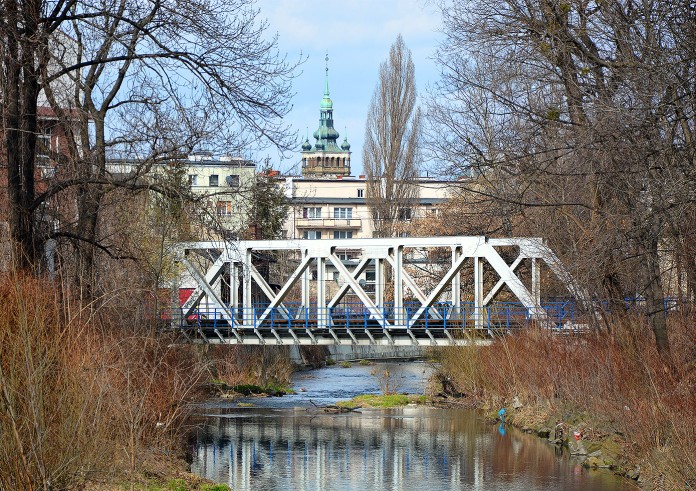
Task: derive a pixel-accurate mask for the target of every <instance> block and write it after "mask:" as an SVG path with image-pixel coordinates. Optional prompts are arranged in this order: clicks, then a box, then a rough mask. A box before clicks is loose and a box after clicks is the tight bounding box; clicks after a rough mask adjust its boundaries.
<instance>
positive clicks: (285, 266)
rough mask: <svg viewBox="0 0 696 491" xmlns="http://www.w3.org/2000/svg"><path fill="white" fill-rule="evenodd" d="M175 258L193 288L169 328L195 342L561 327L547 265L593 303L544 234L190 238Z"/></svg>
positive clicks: (365, 340) (427, 340)
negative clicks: (547, 301)
mask: <svg viewBox="0 0 696 491" xmlns="http://www.w3.org/2000/svg"><path fill="white" fill-rule="evenodd" d="M175 254H176V260H177V261H178V262H179V263H180V265H181V267H180V271H181V274H180V276H179V280H178V281H179V288H181V286H182V285H183V284H184V283H188V284H189V287H191V286H194V287H193V288H189V289H188V290H187V291H186V292H187V293H188V291H191V293H190V295H189V296H188V298H187V299H186V300H185V301H183V303H182V302H181V301H179V299H178V298H177V301H176V305H174V306H173V307H174V308H173V309H172V315H171V319H172V327H173V328H175V329H178V330H180V331H181V333H182V334H183V335H184V336H185V337H186V338H187V339H188V340H189V341H191V342H200V343H230V344H257V345H258V344H269V345H292V344H295V345H322V344H323V345H326V344H338V345H397V346H398V345H422V346H451V345H458V344H464V343H467V342H469V340H470V339H471V338H472V334H478V335H479V336H477V337H478V338H479V339H480V338H485V337H486V335H490V334H491V333H492V332H493V331H494V330H495V329H500V328H501V327H502V328H509V327H510V326H518V325H525V324H528V323H529V322H530V321H536V322H542V323H543V324H544V325H547V326H554V327H557V326H559V325H560V323H559V322H557V319H556V318H557V316H558V313H557V310H554V311H553V312H551V311H550V310H549V307H548V306H546V305H542V302H541V276H542V273H541V267H542V265H545V266H546V267H548V271H550V272H551V273H552V274H553V275H554V276H555V277H556V278H557V279H558V280H560V283H561V284H563V285H565V287H566V288H567V289H568V293H569V294H570V296H572V297H574V298H575V299H577V300H580V301H584V300H585V299H586V295H584V294H583V292H581V291H580V289H578V287H577V286H576V285H575V283H574V281H573V278H572V277H571V275H570V274H569V273H568V272H567V271H566V270H565V268H564V267H563V265H562V264H561V263H560V261H559V260H558V258H557V257H556V255H555V254H554V253H553V252H552V251H551V250H550V249H549V248H548V247H547V246H546V245H545V244H544V242H543V240H542V239H538V238H509V239H495V238H487V237H483V236H474V237H417V238H414V237H406V238H390V239H345V240H269V241H263V240H261V241H236V242H190V243H181V244H178V245H177V246H176V250H175ZM179 288H177V289H176V290H179ZM497 296H502V297H504V298H505V299H506V301H503V302H500V301H498V300H497V299H496V297H497ZM556 309H557V307H556ZM559 319H560V318H559Z"/></svg>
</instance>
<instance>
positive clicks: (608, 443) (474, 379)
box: [436, 319, 696, 490]
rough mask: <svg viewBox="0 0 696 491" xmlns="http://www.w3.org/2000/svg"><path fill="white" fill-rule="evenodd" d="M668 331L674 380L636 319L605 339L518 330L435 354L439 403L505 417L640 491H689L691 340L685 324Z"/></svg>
mask: <svg viewBox="0 0 696 491" xmlns="http://www.w3.org/2000/svg"><path fill="white" fill-rule="evenodd" d="M670 327H671V330H670V333H671V340H672V346H673V347H674V351H673V356H674V359H675V363H674V366H675V369H674V371H672V370H670V369H668V368H666V367H665V365H664V363H663V361H662V360H661V359H660V358H659V357H658V356H657V353H656V352H655V350H654V347H653V346H654V342H653V341H652V339H651V337H650V333H649V331H648V330H647V326H644V325H642V324H641V323H640V322H639V321H638V320H636V321H635V322H632V323H631V324H616V325H615V327H614V329H613V334H612V335H611V336H610V335H608V334H593V335H587V336H583V337H582V338H568V337H559V336H554V335H552V334H549V333H548V332H546V331H542V330H527V331H525V332H523V333H517V334H515V335H513V336H506V337H504V338H501V339H498V340H497V341H496V342H495V343H494V344H493V345H491V346H487V347H480V348H476V349H472V348H468V347H462V348H452V349H449V350H443V351H442V352H441V355H442V356H441V360H440V362H441V372H440V374H439V380H440V385H441V390H440V393H441V396H446V397H441V398H440V402H441V403H445V404H448V403H454V404H463V405H466V406H468V407H476V408H479V409H481V410H483V411H484V412H485V414H486V415H487V417H488V418H489V419H491V420H494V419H496V418H497V417H498V412H499V411H500V409H501V408H504V409H505V411H506V415H505V417H506V420H507V422H508V423H509V424H512V425H515V426H517V427H519V428H520V429H523V430H524V431H527V432H530V433H536V434H538V435H539V436H542V437H543V438H546V439H551V440H552V441H553V442H554V443H557V444H559V445H567V446H568V447H569V449H570V450H571V452H573V453H575V454H577V455H579V456H582V457H583V458H585V463H586V465H587V466H590V467H607V468H611V469H612V470H614V471H615V472H616V473H617V474H620V475H623V476H626V477H627V478H631V479H634V480H637V481H638V483H639V484H640V485H641V486H642V487H643V488H645V489H655V490H658V489H659V490H672V489H673V490H683V489H694V487H696V465H695V464H696V463H695V461H694V453H693V448H694V443H693V442H694V441H696V415H694V411H693V408H694V407H696V395H695V391H694V388H695V381H696V376H695V373H696V369H695V367H694V357H693V353H694V349H695V346H694V339H693V336H689V325H688V322H686V321H682V322H677V321H676V320H674V319H672V323H671V326H670ZM436 400H437V399H436Z"/></svg>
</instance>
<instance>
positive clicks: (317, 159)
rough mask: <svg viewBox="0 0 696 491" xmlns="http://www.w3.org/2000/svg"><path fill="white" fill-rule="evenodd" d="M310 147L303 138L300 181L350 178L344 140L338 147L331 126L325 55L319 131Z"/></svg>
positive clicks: (345, 140)
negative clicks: (301, 178)
mask: <svg viewBox="0 0 696 491" xmlns="http://www.w3.org/2000/svg"><path fill="white" fill-rule="evenodd" d="M313 136H314V139H315V140H316V142H315V143H314V146H312V144H311V143H309V137H307V138H306V139H305V141H304V143H303V144H302V175H303V176H304V177H336V176H349V175H350V143H348V139H347V138H344V139H343V143H342V144H341V146H340V147H339V146H338V143H337V140H338V137H339V134H338V131H336V130H335V129H334V126H333V102H332V101H331V98H330V97H329V55H328V54H327V55H326V76H325V80H324V98H323V99H322V100H321V108H320V111H319V128H318V129H317V131H315V132H314V135H313Z"/></svg>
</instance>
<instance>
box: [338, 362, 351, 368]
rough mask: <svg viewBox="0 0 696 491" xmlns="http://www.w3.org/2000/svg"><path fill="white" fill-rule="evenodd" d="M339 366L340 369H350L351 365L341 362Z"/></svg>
mask: <svg viewBox="0 0 696 491" xmlns="http://www.w3.org/2000/svg"><path fill="white" fill-rule="evenodd" d="M340 366H341V368H350V367H351V364H350V362H349V361H342V362H341V363H340Z"/></svg>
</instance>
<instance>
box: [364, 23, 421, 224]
mask: <svg viewBox="0 0 696 491" xmlns="http://www.w3.org/2000/svg"><path fill="white" fill-rule="evenodd" d="M416 97H417V94H416V79H415V69H414V66H413V61H412V60H411V51H410V50H409V49H408V48H407V47H406V45H405V44H404V40H403V38H402V37H401V35H399V36H398V37H397V38H396V41H395V42H394V44H393V45H392V47H391V49H390V50H389V59H388V60H387V61H385V62H384V63H382V64H381V65H380V67H379V82H378V83H377V87H376V88H375V92H374V94H373V95H372V102H371V103H370V109H369V112H368V115H367V123H366V125H365V145H364V147H363V165H364V167H365V174H366V175H367V180H368V183H367V196H366V201H367V205H368V206H369V207H370V210H371V213H372V217H373V222H374V229H375V233H376V234H377V235H379V236H381V237H389V236H392V235H393V233H394V231H395V225H396V224H397V222H398V221H399V220H400V219H406V218H410V216H409V215H410V213H411V210H412V207H413V205H414V201H415V200H416V199H417V197H418V188H417V186H416V185H415V184H414V180H415V179H416V178H417V177H418V166H419V159H420V155H419V148H418V146H419V143H420V135H421V113H420V109H419V108H416Z"/></svg>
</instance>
